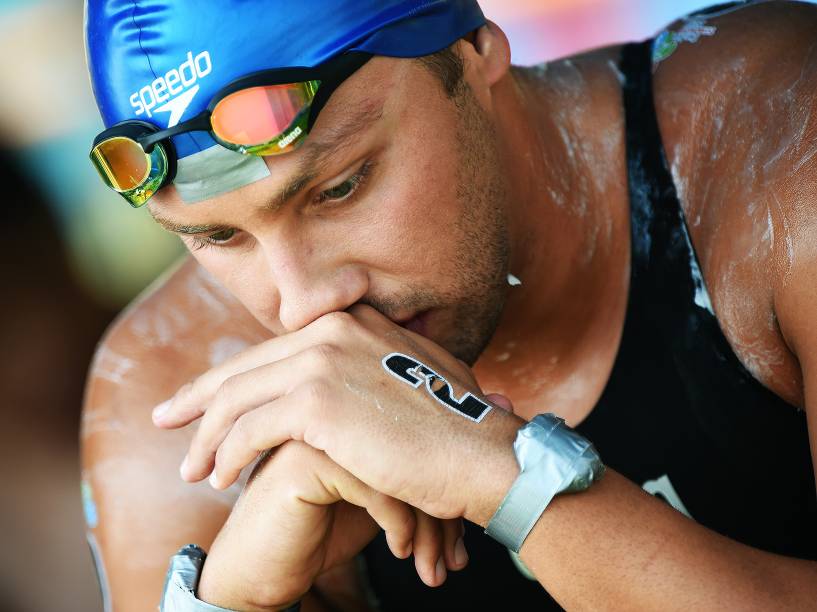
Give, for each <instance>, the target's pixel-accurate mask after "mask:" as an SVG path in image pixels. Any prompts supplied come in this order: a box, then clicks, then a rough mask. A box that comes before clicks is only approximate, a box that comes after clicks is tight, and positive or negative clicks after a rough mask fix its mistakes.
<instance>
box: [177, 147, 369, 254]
mask: <svg viewBox="0 0 817 612" xmlns="http://www.w3.org/2000/svg"><path fill="white" fill-rule="evenodd" d="M373 167H374V162H373V161H372V160H368V161H366V162H365V163H364V164H363V165H362V166H361V167H360V170H358V171H357V172H356V173H355V174H353V175H352V176H350V177H349V178H347V179H346V180H345V181H343V182H341V183H338V184H337V185H335V186H334V187H330V188H329V189H324V190H323V191H321V192H320V193H319V194H318V195H317V196H316V198H315V203H316V204H326V203H332V202H338V203H339V202H351V201H353V200H354V199H355V197H357V194H358V192H359V191H360V188H361V187H362V186H363V184H364V183H365V182H366V179H368V178H369V176H370V174H371V171H372V168H373ZM346 183H350V184H351V186H352V190H351V191H350V192H349V193H348V194H346V195H345V196H343V197H342V198H330V197H328V196H327V195H326V192H327V191H332V190H333V189H337V188H338V187H340V186H342V185H345V184H346ZM228 231H232V232H233V234H232V235H231V236H230V238H228V239H227V240H218V241H214V240H212V237H213V236H217V235H218V234H223V233H224V232H228ZM233 235H235V230H232V229H231V228H228V229H223V230H220V231H218V232H215V233H212V234H210V235H208V236H192V235H191V236H188V239H189V240H190V248H191V249H192V250H194V251H198V250H199V249H203V248H205V247H222V246H225V245H227V244H228V243H229V242H230V241H231V239H232V237H233Z"/></svg>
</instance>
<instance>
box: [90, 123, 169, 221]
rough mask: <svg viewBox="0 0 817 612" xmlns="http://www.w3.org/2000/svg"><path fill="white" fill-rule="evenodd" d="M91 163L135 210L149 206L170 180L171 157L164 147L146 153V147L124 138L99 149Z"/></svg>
mask: <svg viewBox="0 0 817 612" xmlns="http://www.w3.org/2000/svg"><path fill="white" fill-rule="evenodd" d="M91 161H92V162H93V164H94V167H95V168H96V169H97V171H98V172H99V175H100V176H101V177H102V180H103V181H105V183H106V184H107V185H108V187H110V188H111V189H113V190H114V191H116V192H117V193H119V194H120V195H122V197H123V198H125V199H126V200H127V201H128V202H129V203H130V205H131V206H133V207H134V208H138V207H140V206H142V205H143V204H145V203H146V202H147V201H148V200H149V199H150V198H151V197H152V196H153V194H154V193H156V191H158V190H159V188H160V187H161V186H162V184H163V183H164V179H165V177H167V169H168V160H167V154H166V153H165V150H164V148H163V147H162V145H161V144H157V145H155V146H154V147H153V150H152V151H151V152H150V153H145V151H144V149H142V145H140V144H139V143H138V142H136V141H135V140H132V139H130V138H126V137H124V136H115V137H113V138H109V139H107V140H103V141H102V142H100V143H99V144H98V145H96V146H95V147H94V148H93V150H92V151H91Z"/></svg>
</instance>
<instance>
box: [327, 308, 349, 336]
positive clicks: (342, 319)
mask: <svg viewBox="0 0 817 612" xmlns="http://www.w3.org/2000/svg"><path fill="white" fill-rule="evenodd" d="M319 320H320V322H321V326H322V327H323V328H324V330H326V331H327V332H328V333H329V334H333V335H335V334H337V335H343V334H346V333H348V332H349V331H351V329H352V328H353V326H354V324H355V318H354V317H353V316H352V315H351V314H349V313H348V312H342V311H337V312H329V313H327V314H325V315H323V316H322V317H321V318H320V319H319Z"/></svg>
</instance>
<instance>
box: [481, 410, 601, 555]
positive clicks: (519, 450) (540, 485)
mask: <svg viewBox="0 0 817 612" xmlns="http://www.w3.org/2000/svg"><path fill="white" fill-rule="evenodd" d="M513 450H514V453H515V454H516V461H517V463H518V464H519V470H520V471H519V475H518V476H517V477H516V480H515V481H514V483H513V484H512V485H511V488H510V490H509V491H508V493H507V495H505V499H503V500H502V503H501V504H499V508H497V510H496V512H495V513H494V516H493V517H492V518H491V520H490V521H489V522H488V526H487V527H486V528H485V533H487V534H488V535H489V536H491V537H492V538H494V539H495V540H498V541H499V542H501V543H502V544H504V545H505V546H507V547H508V548H509V549H510V550H512V551H513V552H515V553H518V552H519V549H520V548H522V544H523V543H524V542H525V539H526V538H527V537H528V534H529V533H530V531H531V529H533V526H534V525H535V524H536V521H538V520H539V517H540V516H541V515H542V513H543V512H544V511H545V508H547V506H548V504H549V503H550V502H551V500H552V499H553V498H554V497H555V496H556V495H559V494H560V493H571V492H577V491H584V490H585V489H587V488H589V487H590V485H591V484H593V483H594V482H595V481H596V480H598V479H600V478H601V477H602V476H603V475H604V464H603V463H602V462H601V458H600V457H599V454H598V452H596V449H595V447H594V446H593V445H592V444H591V443H590V442H589V441H588V440H586V439H585V438H584V437H582V436H581V435H580V434H578V433H576V432H575V431H573V430H572V429H571V428H570V427H568V426H567V425H566V424H565V422H564V420H563V419H561V418H559V417H557V416H556V415H554V414H550V413H547V414H540V415H537V416H535V417H534V418H533V419H532V420H531V421H529V422H528V423H526V424H525V425H523V426H522V427H521V428H520V429H519V431H518V432H517V433H516V440H514V443H513Z"/></svg>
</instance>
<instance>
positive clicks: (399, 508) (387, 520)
mask: <svg viewBox="0 0 817 612" xmlns="http://www.w3.org/2000/svg"><path fill="white" fill-rule="evenodd" d="M340 469H341V470H342V468H340ZM342 471H343V472H344V474H345V475H346V476H345V477H342V478H338V479H336V480H335V486H336V487H337V492H338V495H339V497H341V498H343V499H345V500H346V501H348V502H349V503H351V504H354V505H356V506H360V507H362V508H365V509H366V511H367V512H368V513H369V515H370V516H371V517H372V518H373V519H374V521H375V522H376V523H377V524H378V525H379V526H380V528H381V529H382V530H383V531H384V532H386V543H387V544H388V546H389V550H391V552H392V554H393V555H394V556H395V557H397V558H398V559H406V558H407V557H408V556H409V555H410V554H411V552H412V540H413V539H414V532H415V530H416V522H417V521H416V517H415V513H414V509H413V508H412V507H411V506H409V505H408V504H406V503H405V502H402V501H400V500H397V499H395V498H393V497H389V496H388V495H384V494H383V493H380V492H379V491H375V490H374V489H372V488H371V487H369V486H368V485H366V484H365V483H363V482H362V481H360V480H359V479H357V478H355V477H354V476H352V475H351V474H350V473H349V472H347V471H346V470H342Z"/></svg>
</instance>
